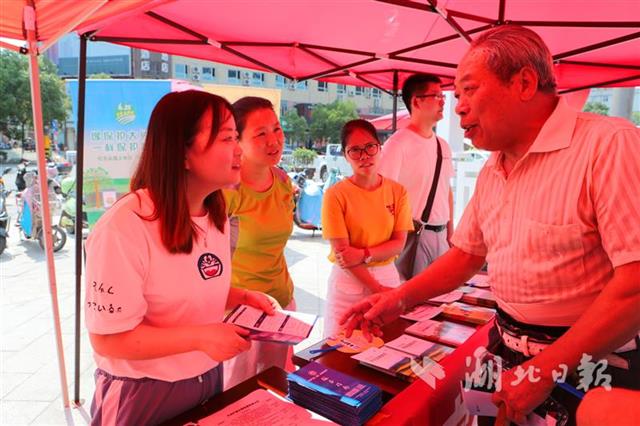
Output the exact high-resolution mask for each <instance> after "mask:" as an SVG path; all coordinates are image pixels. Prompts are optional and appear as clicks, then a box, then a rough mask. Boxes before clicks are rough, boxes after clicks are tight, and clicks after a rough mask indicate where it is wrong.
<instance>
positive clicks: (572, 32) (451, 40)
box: [77, 0, 640, 200]
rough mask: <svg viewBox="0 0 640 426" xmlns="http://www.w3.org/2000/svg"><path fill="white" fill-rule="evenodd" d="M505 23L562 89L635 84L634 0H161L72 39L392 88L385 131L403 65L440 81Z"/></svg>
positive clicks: (639, 71)
mask: <svg viewBox="0 0 640 426" xmlns="http://www.w3.org/2000/svg"><path fill="white" fill-rule="evenodd" d="M508 23H513V24H519V25H523V26H526V27H529V28H531V29H533V30H534V31H536V32H537V33H538V34H540V35H541V36H542V38H543V39H544V40H545V42H546V43H547V45H548V46H549V48H550V50H551V53H552V55H553V58H554V60H555V72H556V76H557V81H558V85H559V88H560V89H561V93H568V92H574V91H580V90H582V89H586V88H591V87H607V86H637V85H640V55H638V52H640V1H638V0H611V1H602V0H572V1H563V2H559V1H557V0H536V1H532V0H485V1H482V2H479V1H476V0H448V1H440V2H438V1H437V0H347V1H342V2H336V1H329V0H298V1H261V0H241V1H234V0H216V1H208V2H205V1H199V0H167V1H160V2H153V3H150V4H149V5H147V7H146V9H145V10H139V11H138V12H136V13H129V14H127V15H126V16H118V17H116V18H111V19H105V20H100V21H97V20H96V21H93V22H91V23H88V24H86V25H81V26H79V27H78V28H77V32H78V33H79V34H80V35H81V40H82V41H81V45H82V46H86V42H87V40H89V41H105V42H112V43H118V44H124V45H127V46H131V47H136V48H141V49H148V50H154V51H157V52H164V53H170V54H176V55H182V56H188V57H192V58H200V59H205V60H210V61H215V62H222V63H225V64H229V65H236V66H242V67H247V68H252V69H256V70H262V71H270V72H274V73H277V74H280V75H282V76H284V77H286V78H289V79H291V80H297V81H302V80H307V79H320V80H324V81H329V82H335V83H339V84H353V85H360V86H370V87H376V88H379V89H381V90H384V91H387V92H391V93H392V94H393V95H394V113H393V115H392V117H393V118H392V123H393V124H392V129H393V130H395V123H396V118H397V117H396V112H397V93H398V87H400V84H401V83H402V82H403V81H404V79H405V78H406V77H407V76H408V75H409V74H411V73H414V72H428V73H432V74H436V75H438V76H440V77H441V78H442V79H443V82H444V84H445V88H446V87H447V86H448V87H451V86H452V82H453V77H454V75H455V69H456V67H457V63H458V62H459V60H460V59H461V58H462V56H463V54H464V53H465V51H466V49H467V48H468V45H469V43H470V41H471V40H472V39H473V37H476V36H477V35H478V34H479V33H481V32H482V31H485V30H487V29H489V28H491V27H493V26H496V25H503V24H508ZM634 52H635V53H634ZM85 59H86V58H81V63H82V62H84V60H85ZM79 79H80V84H79V87H81V88H82V87H83V75H82V73H81V74H80V76H79ZM81 90H82V89H81ZM580 96H582V94H580ZM82 113H83V112H82ZM78 123H80V120H79V121H78ZM83 131H84V130H83V129H82V128H79V129H78V134H79V135H80V134H82V133H83ZM79 187H81V186H79ZM80 199H81V197H78V200H80Z"/></svg>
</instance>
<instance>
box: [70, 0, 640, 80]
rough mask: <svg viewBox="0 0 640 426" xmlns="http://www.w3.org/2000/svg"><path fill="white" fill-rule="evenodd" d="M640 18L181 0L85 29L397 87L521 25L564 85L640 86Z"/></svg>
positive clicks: (607, 11) (571, 6)
mask: <svg viewBox="0 0 640 426" xmlns="http://www.w3.org/2000/svg"><path fill="white" fill-rule="evenodd" d="M639 18H640V2H638V1H637V0H612V1H606V2H603V1H601V0H575V1H563V2H559V1H557V0H539V1H531V0H487V1H482V2H478V1H472V0H449V1H440V2H437V1H436V0H428V1H424V0H423V1H415V0H379V1H375V0H353V1H344V2H338V3H336V2H332V1H312V0H306V1H304V0H302V1H285V2H282V1H277V2H266V1H256V0H247V1H211V2H202V1H194V0H174V1H167V2H164V3H162V4H158V5H154V6H153V7H152V8H149V9H148V10H146V11H145V12H141V13H137V14H130V15H129V16H127V17H124V18H118V19H117V20H113V19H112V20H107V21H103V22H95V23H94V24H90V25H84V26H81V27H80V28H79V32H80V33H84V34H87V35H88V36H89V37H90V39H91V40H99V41H109V42H114V43H121V44H126V45H129V46H133V47H139V48H144V49H151V50H156V51H162V52H166V53H172V54H177V55H183V56H189V57H194V58H202V59H207V60H211V61H217V62H223V63H226V64H231V65H238V66H243V67H249V68H254V69H259V70H268V71H272V72H276V73H278V74H280V75H283V76H285V77H288V78H290V79H296V80H305V79H310V78H321V79H323V80H326V81H333V82H336V83H344V84H355V85H366V86H374V87H378V88H382V89H387V90H388V89H393V88H397V87H398V83H400V82H402V80H403V79H404V77H405V76H406V75H407V74H408V73H410V72H415V71H424V72H430V73H433V74H437V75H439V76H441V77H442V78H443V79H444V81H445V82H446V83H451V81H452V77H453V76H454V72H455V68H456V64H457V63H458V61H459V60H460V58H461V57H462V55H463V54H464V52H465V50H466V48H467V46H468V43H469V41H470V40H471V39H472V38H473V37H475V36H476V35H477V34H478V33H480V32H482V31H484V30H486V29H488V28H490V27H492V26H495V25H501V24H505V23H515V24H521V25H525V26H527V27H530V28H532V29H534V30H535V31H536V32H538V33H539V34H540V35H541V36H542V37H543V39H544V40H545V41H546V43H547V44H548V45H549V47H550V49H551V52H552V54H553V56H554V59H555V60H556V74H557V76H558V82H559V87H560V88H561V89H563V90H576V89H580V88H587V87H603V86H611V85H616V86H636V85H640V55H638V54H637V52H640V20H639ZM634 19H635V21H634ZM632 52H636V54H633V53H632ZM394 76H396V77H397V81H398V83H396V84H394Z"/></svg>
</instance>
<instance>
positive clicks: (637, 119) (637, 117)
mask: <svg viewBox="0 0 640 426" xmlns="http://www.w3.org/2000/svg"><path fill="white" fill-rule="evenodd" d="M631 121H633V124H635V125H636V126H640V112H639V111H634V112H632V113H631Z"/></svg>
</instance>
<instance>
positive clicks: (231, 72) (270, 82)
mask: <svg viewBox="0 0 640 426" xmlns="http://www.w3.org/2000/svg"><path fill="white" fill-rule="evenodd" d="M172 61H173V67H172V76H171V77H172V78H175V79H181V80H187V81H192V82H200V83H215V84H227V85H239V86H250V87H262V88H275V89H280V90H281V91H282V100H281V102H280V112H281V114H284V113H286V112H287V111H289V110H291V109H292V108H297V109H298V112H299V113H300V114H301V115H305V116H306V115H308V114H309V113H310V111H311V110H312V109H313V105H315V104H328V103H331V102H334V101H336V100H342V101H347V100H349V101H353V102H354V103H355V105H356V108H357V109H358V113H359V114H360V115H361V116H363V117H369V116H371V117H373V116H378V115H382V114H386V113H389V112H391V110H392V108H393V100H392V97H391V95H389V94H387V93H386V92H383V91H382V90H379V89H375V88H369V87H358V86H346V85H344V84H335V83H327V82H323V81H316V80H305V81H299V82H295V81H291V80H289V79H287V78H285V77H282V76H281V75H278V74H273V73H268V72H262V71H254V70H250V69H247V68H241V67H235V66H231V65H225V64H220V63H216V62H208V61H203V60H199V59H192V58H185V57H182V56H173V58H172Z"/></svg>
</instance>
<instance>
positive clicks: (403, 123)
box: [369, 109, 410, 130]
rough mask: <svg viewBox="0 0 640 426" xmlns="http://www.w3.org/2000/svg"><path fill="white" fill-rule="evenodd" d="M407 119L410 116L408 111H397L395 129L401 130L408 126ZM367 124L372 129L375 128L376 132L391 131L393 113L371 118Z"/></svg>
mask: <svg viewBox="0 0 640 426" xmlns="http://www.w3.org/2000/svg"><path fill="white" fill-rule="evenodd" d="M409 118H410V116H409V111H408V110H406V109H401V110H400V111H398V112H397V114H396V120H395V126H396V128H398V129H402V128H404V127H407V126H408V125H409ZM369 122H370V123H371V124H373V127H375V128H376V130H392V129H393V124H394V120H393V113H391V114H386V115H381V116H380V117H376V118H372V119H371V120H369Z"/></svg>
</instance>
